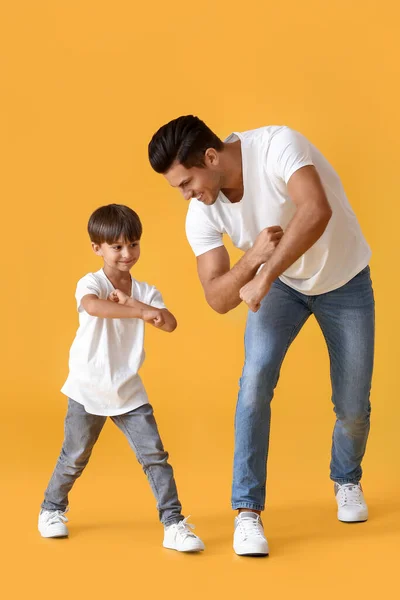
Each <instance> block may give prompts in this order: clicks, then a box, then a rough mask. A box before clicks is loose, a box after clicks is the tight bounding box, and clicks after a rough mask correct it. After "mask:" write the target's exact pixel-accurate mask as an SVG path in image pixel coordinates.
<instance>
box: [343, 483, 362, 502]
mask: <svg viewBox="0 0 400 600" xmlns="http://www.w3.org/2000/svg"><path fill="white" fill-rule="evenodd" d="M339 500H340V504H341V506H345V505H347V506H362V504H363V494H362V491H361V488H360V486H358V485H355V484H354V483H345V484H344V485H342V486H341V487H340V490H339Z"/></svg>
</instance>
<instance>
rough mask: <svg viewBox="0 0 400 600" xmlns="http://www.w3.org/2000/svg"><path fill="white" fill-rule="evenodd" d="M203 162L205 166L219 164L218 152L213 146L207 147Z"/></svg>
mask: <svg viewBox="0 0 400 600" xmlns="http://www.w3.org/2000/svg"><path fill="white" fill-rule="evenodd" d="M204 162H205V163H206V166H207V167H211V166H212V167H216V166H217V165H218V164H219V154H218V152H217V151H216V150H215V148H207V150H206V151H205V153H204Z"/></svg>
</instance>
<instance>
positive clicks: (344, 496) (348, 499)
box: [335, 483, 368, 523]
mask: <svg viewBox="0 0 400 600" xmlns="http://www.w3.org/2000/svg"><path fill="white" fill-rule="evenodd" d="M335 494H336V501H337V504H338V513H337V517H338V519H339V521H343V522H344V523H359V522H360V521H366V520H367V519H368V507H367V504H366V502H365V500H364V494H363V491H362V487H361V484H360V483H345V484H343V485H340V484H339V483H335Z"/></svg>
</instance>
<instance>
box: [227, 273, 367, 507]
mask: <svg viewBox="0 0 400 600" xmlns="http://www.w3.org/2000/svg"><path fill="white" fill-rule="evenodd" d="M374 312H375V309H374V295H373V290H372V282H371V278H370V269H369V267H366V268H365V269H363V270H362V271H361V272H360V273H359V274H358V275H356V277H354V278H353V279H352V280H351V281H349V282H348V283H346V285H344V286H342V287H340V288H338V289H336V290H334V291H332V292H328V293H326V294H321V295H318V296H305V295H304V294H301V293H299V292H297V291H296V290H294V289H292V288H290V287H288V286H287V285H285V284H284V283H283V282H281V281H280V280H279V279H278V280H276V281H275V282H274V284H273V285H272V287H271V289H270V291H269V293H268V294H267V296H266V297H265V298H264V300H263V301H262V303H261V307H260V309H259V311H258V312H256V313H253V312H249V315H248V320H247V326H246V333H245V354H246V356H245V364H244V367H243V372H242V377H241V379H240V390H239V397H238V402H237V408H236V417H235V456H234V476H233V486H232V508H234V509H237V508H251V509H253V510H264V506H265V488H266V465H267V457H268V443H269V431H270V420H271V408H270V403H271V400H272V398H273V395H274V389H275V387H276V384H277V382H278V379H279V372H280V368H281V364H282V362H283V359H284V358H285V355H286V352H287V350H288V348H289V346H290V344H291V343H292V342H293V340H294V339H295V337H296V335H297V334H298V333H299V331H300V329H301V328H302V326H303V325H304V323H305V322H306V320H307V319H308V317H309V316H310V315H311V314H313V315H314V316H315V318H316V319H317V322H318V324H319V326H320V328H321V330H322V333H323V335H324V337H325V340H326V344H327V346H328V351H329V357H330V368H331V383H332V402H333V405H334V410H335V413H336V423H335V427H334V431H333V443H332V459H331V473H330V475H331V479H332V480H333V481H336V482H338V483H342V484H343V483H357V482H358V481H359V480H360V479H361V475H362V470H361V461H362V458H363V456H364V452H365V448H366V443H367V438H368V433H369V427H370V411H371V405H370V389H371V378H372V370H373V357H374V329H375V324H374Z"/></svg>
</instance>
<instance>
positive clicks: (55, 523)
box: [38, 510, 68, 538]
mask: <svg viewBox="0 0 400 600" xmlns="http://www.w3.org/2000/svg"><path fill="white" fill-rule="evenodd" d="M67 521H68V519H67V517H66V516H65V512H64V511H62V510H41V511H40V514H39V523H38V528H39V532H40V535H41V536H42V537H45V538H58V537H68V528H67V526H66V524H65V523H66V522H67Z"/></svg>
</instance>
